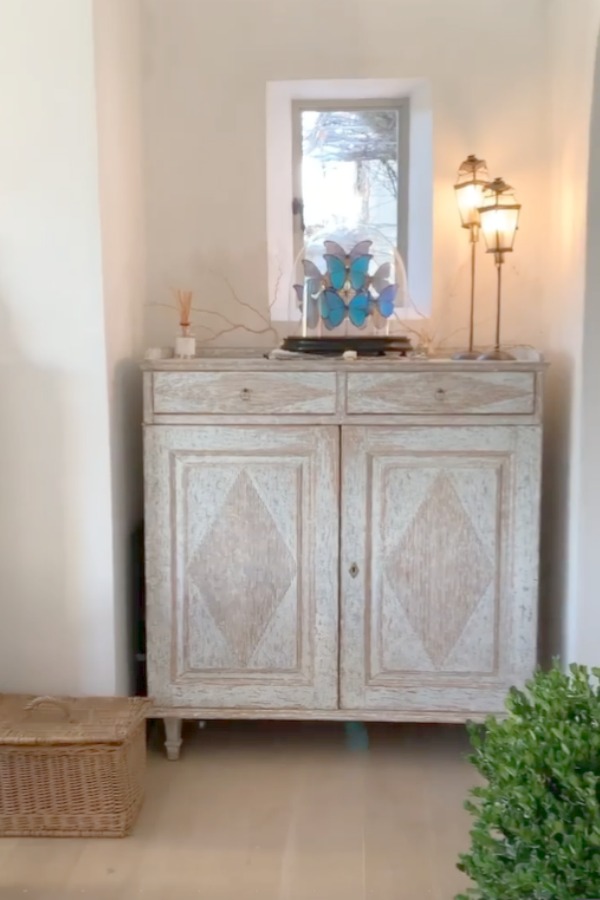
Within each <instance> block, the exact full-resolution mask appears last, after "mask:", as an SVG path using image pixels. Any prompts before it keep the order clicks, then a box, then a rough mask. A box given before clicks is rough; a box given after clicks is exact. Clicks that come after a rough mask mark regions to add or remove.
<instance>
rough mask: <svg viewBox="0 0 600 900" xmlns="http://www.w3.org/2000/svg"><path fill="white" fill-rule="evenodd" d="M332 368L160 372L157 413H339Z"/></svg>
mask: <svg viewBox="0 0 600 900" xmlns="http://www.w3.org/2000/svg"><path fill="white" fill-rule="evenodd" d="M335 391H336V385H335V375H334V374H333V373H332V372H326V373H318V372H294V373H292V372H285V371H279V372H277V371H275V372H254V373H252V375H248V374H245V373H244V372H188V373H185V374H178V373H165V372H157V373H156V374H155V375H154V411H155V412H156V413H210V414H218V413H224V414H228V415H231V414H234V415H235V414H237V415H256V414H258V413H270V414H272V415H285V414H290V413H315V414H318V413H333V412H335V401H336V395H335Z"/></svg>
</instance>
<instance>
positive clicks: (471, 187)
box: [454, 156, 489, 228]
mask: <svg viewBox="0 0 600 900" xmlns="http://www.w3.org/2000/svg"><path fill="white" fill-rule="evenodd" d="M488 184H489V175H488V171H487V166H486V163H485V160H483V159H477V157H476V156H468V157H467V158H466V159H465V160H464V162H462V163H461V165H460V168H459V170H458V175H457V178H456V184H455V185H454V192H455V195H456V203H457V206H458V212H459V215H460V222H461V225H462V227H463V228H471V227H472V226H474V225H479V208H480V207H481V206H483V202H484V199H483V198H484V191H485V188H486V187H487V185H488Z"/></svg>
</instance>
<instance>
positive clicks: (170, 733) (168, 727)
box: [165, 716, 182, 761]
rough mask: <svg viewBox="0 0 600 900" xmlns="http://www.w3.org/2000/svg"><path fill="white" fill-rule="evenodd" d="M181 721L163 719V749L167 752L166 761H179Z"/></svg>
mask: <svg viewBox="0 0 600 900" xmlns="http://www.w3.org/2000/svg"><path fill="white" fill-rule="evenodd" d="M181 724H182V722H181V719H176V718H173V717H171V716H169V717H168V718H165V734H166V738H167V739H166V741H165V747H166V750H167V759H170V760H173V761H175V760H177V759H179V751H180V750H181Z"/></svg>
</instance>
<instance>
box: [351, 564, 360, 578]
mask: <svg viewBox="0 0 600 900" xmlns="http://www.w3.org/2000/svg"><path fill="white" fill-rule="evenodd" d="M348 571H349V572H350V574H351V575H352V577H353V578H356V576H357V575H358V573H359V572H360V569H359V568H358V566H357V565H356V563H352V565H351V566H350V569H349V570H348Z"/></svg>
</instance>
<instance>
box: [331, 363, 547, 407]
mask: <svg viewBox="0 0 600 900" xmlns="http://www.w3.org/2000/svg"><path fill="white" fill-rule="evenodd" d="M346 411H347V412H348V413H349V414H350V415H352V414H354V415H358V414H365V413H380V414H385V413H388V414H390V415H394V414H395V415H440V416H444V415H531V414H533V413H534V412H535V376H534V374H533V373H532V372H481V373H478V372H473V374H471V373H469V372H440V373H437V372H398V373H395V372H394V373H391V374H381V375H380V374H370V373H365V374H361V373H358V372H357V373H355V374H354V373H351V374H349V375H348V381H347V396H346Z"/></svg>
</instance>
